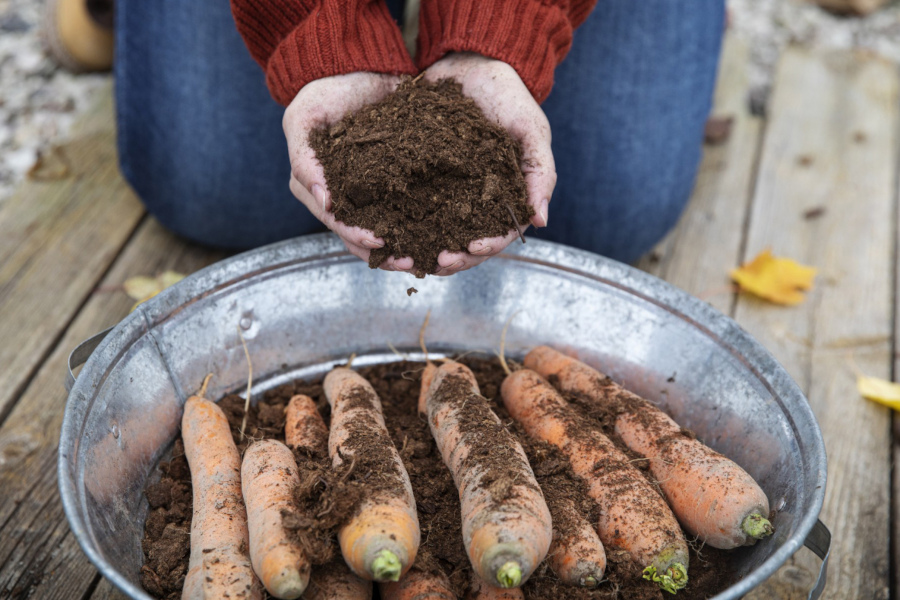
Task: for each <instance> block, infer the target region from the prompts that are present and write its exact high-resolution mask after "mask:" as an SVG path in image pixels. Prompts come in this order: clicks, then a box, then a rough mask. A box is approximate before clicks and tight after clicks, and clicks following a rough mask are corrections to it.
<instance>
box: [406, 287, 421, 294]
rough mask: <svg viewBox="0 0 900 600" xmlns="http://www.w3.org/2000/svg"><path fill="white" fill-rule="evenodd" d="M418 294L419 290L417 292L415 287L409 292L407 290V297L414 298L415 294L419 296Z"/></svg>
mask: <svg viewBox="0 0 900 600" xmlns="http://www.w3.org/2000/svg"><path fill="white" fill-rule="evenodd" d="M418 293H419V290H417V289H416V288H414V287H411V288H409V289H408V290H406V295H407V296H412V295H413V294H418Z"/></svg>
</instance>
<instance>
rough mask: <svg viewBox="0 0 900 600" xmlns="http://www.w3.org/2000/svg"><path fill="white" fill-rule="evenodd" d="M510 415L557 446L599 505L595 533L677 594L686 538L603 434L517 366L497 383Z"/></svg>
mask: <svg viewBox="0 0 900 600" xmlns="http://www.w3.org/2000/svg"><path fill="white" fill-rule="evenodd" d="M501 393H502V395H503V403H504V404H505V405H506V408H507V410H508V411H509V414H510V416H512V417H513V418H514V419H515V420H516V421H518V422H520V423H521V424H522V426H523V427H524V428H525V430H526V431H527V432H528V434H529V435H531V436H533V437H535V438H538V439H542V440H544V441H546V442H548V443H550V444H553V445H555V446H557V447H558V448H559V449H560V450H561V451H562V453H563V454H564V455H565V456H566V458H568V459H569V462H570V464H571V465H572V470H573V471H574V472H575V474H576V475H578V476H579V477H581V478H582V479H583V480H584V481H585V482H586V483H587V485H588V491H589V494H590V496H591V498H593V500H594V501H595V502H596V503H597V504H598V505H599V507H600V519H599V520H598V522H597V533H598V534H599V535H600V539H601V540H602V541H603V543H604V544H605V545H607V546H611V547H615V548H621V549H624V550H627V551H628V552H630V553H631V556H632V557H633V559H634V560H635V561H636V562H637V563H639V564H641V565H642V566H644V567H645V574H646V575H647V576H648V578H650V579H652V580H653V581H656V582H657V583H658V584H659V586H660V587H661V588H662V589H664V590H666V591H669V592H672V593H675V592H676V591H677V590H679V589H681V588H683V587H684V586H685V584H687V566H688V549H687V543H686V542H685V540H684V536H683V534H682V532H681V528H680V527H679V526H678V522H677V521H676V520H675V516H674V515H673V514H672V511H671V510H670V509H669V507H668V505H666V502H665V500H663V498H662V496H660V495H659V493H657V491H656V490H655V489H653V487H652V486H651V485H650V483H649V482H648V481H647V480H646V479H645V478H644V476H643V475H641V473H640V472H639V471H638V470H637V469H636V468H635V467H634V466H633V465H632V464H631V463H630V462H629V460H628V458H627V457H626V456H625V455H624V454H622V452H621V451H619V450H618V449H617V448H616V447H615V445H614V444H613V443H612V442H611V441H610V440H609V438H607V437H606V436H605V435H603V434H602V433H600V431H598V430H596V429H591V428H590V427H585V425H586V422H585V421H584V420H583V419H579V417H578V414H577V413H576V412H575V411H574V409H573V408H572V407H571V406H569V405H568V404H567V403H566V401H565V400H563V398H562V396H560V395H559V393H558V392H557V391H556V390H555V389H554V388H553V386H551V385H550V384H549V383H547V382H546V381H545V380H544V379H542V378H541V377H540V376H539V375H538V374H537V373H535V372H534V371H531V370H528V369H521V370H519V371H516V372H515V373H512V374H511V375H509V376H507V377H506V379H505V380H504V381H503V385H502V387H501Z"/></svg>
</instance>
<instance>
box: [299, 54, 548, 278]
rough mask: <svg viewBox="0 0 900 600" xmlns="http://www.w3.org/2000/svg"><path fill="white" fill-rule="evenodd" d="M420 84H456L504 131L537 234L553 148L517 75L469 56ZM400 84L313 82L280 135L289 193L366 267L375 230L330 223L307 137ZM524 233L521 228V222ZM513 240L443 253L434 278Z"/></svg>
mask: <svg viewBox="0 0 900 600" xmlns="http://www.w3.org/2000/svg"><path fill="white" fill-rule="evenodd" d="M425 77H426V78H427V79H428V80H430V81H436V80H439V79H446V78H450V79H455V80H456V81H458V82H459V83H460V84H462V87H463V93H464V94H465V95H466V96H469V97H470V98H472V99H473V100H475V102H476V104H478V106H479V107H480V108H481V109H482V110H483V111H484V113H485V115H486V116H487V118H488V119H490V120H492V121H495V122H497V123H499V124H500V125H501V126H502V127H504V128H506V129H507V130H508V131H509V133H510V135H512V137H513V139H515V140H517V141H518V142H519V143H520V144H521V146H522V172H523V173H524V175H525V183H526V186H527V190H528V192H527V193H528V199H527V201H528V203H529V204H530V205H531V206H532V207H533V208H534V212H535V216H534V217H533V218H532V219H531V223H533V224H534V225H535V226H536V227H544V226H546V225H547V218H548V217H547V209H548V204H549V202H550V196H551V195H552V193H553V188H554V187H555V185H556V167H555V165H554V162H553V153H552V151H551V149H550V124H549V123H548V122H547V117H546V116H544V112H543V111H542V110H541V108H540V106H538V104H537V102H535V100H534V98H532V96H531V93H530V92H529V91H528V88H526V87H525V84H524V83H522V80H521V79H520V78H519V76H518V74H517V73H516V72H515V70H514V69H513V68H512V67H510V66H509V65H508V64H506V63H504V62H502V61H499V60H494V59H490V58H486V57H484V56H481V55H479V54H473V53H454V54H449V55H447V56H445V57H444V58H442V59H441V60H439V61H438V62H436V63H435V64H433V65H432V66H431V67H430V68H429V69H428V70H427V71H426V72H425ZM399 82H400V78H399V77H397V76H393V75H380V74H375V73H350V74H347V75H336V76H334V77H326V78H323V79H318V80H316V81H313V82H311V83H309V84H307V85H306V86H304V87H303V89H301V90H300V92H299V93H298V94H297V96H296V97H295V98H294V100H293V102H291V104H290V106H288V108H287V110H286V111H285V113H284V120H283V126H284V133H285V136H286V137H287V142H288V151H289V152H290V158H291V184H290V185H291V191H292V192H293V194H294V195H295V196H296V197H297V199H299V200H300V201H301V202H303V204H304V205H306V207H307V208H308V209H309V211H310V212H311V213H312V214H313V215H315V217H316V218H317V219H319V220H320V221H322V223H324V224H325V226H326V227H328V228H329V229H330V230H332V231H333V232H334V233H336V234H337V235H338V236H339V237H340V238H341V239H342V240H343V242H344V244H345V245H346V246H347V249H348V250H349V251H350V252H351V253H352V254H354V255H355V256H358V257H359V258H361V259H362V260H364V261H367V262H368V260H369V253H370V251H371V250H372V249H374V248H380V247H382V246H384V240H382V239H381V238H376V237H375V234H374V233H373V232H372V231H369V230H366V229H361V228H359V227H349V226H347V225H345V224H344V223H342V222H340V221H335V219H334V213H332V212H331V194H330V193H329V191H328V188H327V186H326V184H325V173H324V171H323V169H322V165H321V164H320V163H319V161H318V160H317V159H316V156H315V153H314V152H313V150H312V148H311V147H310V146H309V133H310V132H311V131H312V130H314V129H316V128H318V127H322V126H323V125H331V124H334V123H337V122H338V121H340V120H341V118H343V117H344V115H345V114H347V113H349V112H354V111H356V110H359V109H360V108H362V107H363V106H365V105H367V104H371V103H373V102H377V101H379V100H381V99H382V98H384V97H385V96H387V95H388V94H390V93H391V92H393V91H394V89H395V88H396V87H397V84H398V83H399ZM521 225H523V226H524V227H527V224H526V223H522V224H521ZM517 237H518V234H517V233H516V232H515V231H513V232H510V233H509V234H508V235H506V236H504V237H496V238H487V239H482V240H475V241H473V242H472V243H471V244H469V248H468V252H448V251H444V252H441V254H440V256H439V257H438V264H439V265H440V269H439V270H438V272H437V273H436V274H438V275H452V274H453V273H457V272H459V271H463V270H465V269H469V268H471V267H474V266H475V265H478V264H480V263H482V262H484V261H485V260H487V259H488V258H490V257H491V256H494V255H495V254H498V253H500V252H502V251H503V249H504V248H506V246H508V245H509V244H510V243H511V242H513V241H514V240H515V239H516V238H517ZM412 267H413V263H412V259H411V258H409V257H403V258H396V257H391V258H389V259H388V260H386V261H385V262H384V263H383V264H382V265H381V268H382V269H387V270H392V271H411V270H412Z"/></svg>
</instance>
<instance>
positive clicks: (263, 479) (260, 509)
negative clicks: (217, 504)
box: [241, 440, 310, 600]
mask: <svg viewBox="0 0 900 600" xmlns="http://www.w3.org/2000/svg"><path fill="white" fill-rule="evenodd" d="M299 484H300V476H299V474H298V472H297V463H296V462H295V461H294V455H293V453H291V451H290V449H288V447H287V446H285V445H284V444H282V443H281V442H279V441H276V440H261V441H258V442H254V443H253V444H251V445H250V447H249V448H247V451H246V452H245V453H244V461H243V463H242V464H241V487H242V489H243V492H244V502H245V503H246V505H247V523H248V527H249V529H250V560H251V562H252V563H253V570H254V571H255V572H256V574H257V576H259V578H260V579H261V580H262V583H263V585H264V586H265V587H266V589H267V590H268V591H269V593H270V594H271V595H273V596H274V597H276V598H282V599H284V600H294V599H295V598H299V597H300V595H301V594H302V593H303V591H304V590H305V589H306V586H307V584H308V583H309V572H310V562H309V559H308V558H307V556H306V555H305V554H304V552H303V550H302V549H301V548H300V545H299V544H297V543H296V541H292V540H290V539H288V536H287V535H286V532H285V529H284V525H283V524H282V514H283V513H285V512H289V511H290V510H291V507H292V501H291V495H292V493H293V491H294V488H295V487H297V486H298V485H299Z"/></svg>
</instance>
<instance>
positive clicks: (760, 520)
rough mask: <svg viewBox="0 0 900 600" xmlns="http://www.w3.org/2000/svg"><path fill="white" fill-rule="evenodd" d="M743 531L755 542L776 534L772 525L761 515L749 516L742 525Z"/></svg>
mask: <svg viewBox="0 0 900 600" xmlns="http://www.w3.org/2000/svg"><path fill="white" fill-rule="evenodd" d="M741 530H742V531H743V532H744V533H746V534H747V535H749V536H750V537H751V538H753V539H754V540H761V539H763V538H765V537H769V536H770V535H772V534H773V533H775V528H774V527H772V523H771V522H769V520H768V519H767V518H765V517H764V516H762V515H761V514H759V513H753V514H750V515H747V516H746V517H745V518H744V522H743V523H741Z"/></svg>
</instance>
